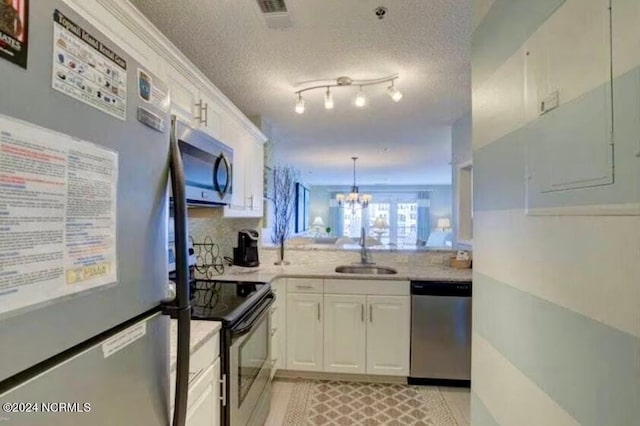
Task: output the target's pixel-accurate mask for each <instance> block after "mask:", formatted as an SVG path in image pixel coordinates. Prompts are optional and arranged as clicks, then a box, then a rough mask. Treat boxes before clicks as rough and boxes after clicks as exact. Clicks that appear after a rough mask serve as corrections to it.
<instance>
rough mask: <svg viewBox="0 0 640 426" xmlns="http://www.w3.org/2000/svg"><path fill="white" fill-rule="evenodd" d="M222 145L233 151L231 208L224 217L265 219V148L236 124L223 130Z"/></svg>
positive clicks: (226, 210)
mask: <svg viewBox="0 0 640 426" xmlns="http://www.w3.org/2000/svg"><path fill="white" fill-rule="evenodd" d="M222 141H223V142H224V143H226V144H228V145H230V146H231V147H232V148H233V176H232V184H233V187H232V191H233V192H232V194H231V204H229V205H228V206H226V207H225V209H224V216H225V217H262V213H263V208H262V199H263V194H264V177H263V176H264V158H263V157H264V145H263V142H262V141H261V140H258V139H256V137H255V136H253V135H252V134H251V133H249V132H248V131H247V130H246V129H244V128H241V127H240V126H237V125H235V123H227V124H226V125H225V126H223V128H222Z"/></svg>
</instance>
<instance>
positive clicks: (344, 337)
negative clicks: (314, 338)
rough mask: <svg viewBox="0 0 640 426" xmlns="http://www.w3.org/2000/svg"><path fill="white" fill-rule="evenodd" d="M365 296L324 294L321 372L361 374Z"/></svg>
mask: <svg viewBox="0 0 640 426" xmlns="http://www.w3.org/2000/svg"><path fill="white" fill-rule="evenodd" d="M366 304H367V301H366V297H365V296H352V295H344V294H325V295H324V371H327V372H332V373H360V374H361V373H364V372H365V362H366V356H365V348H366V331H367V330H366V322H365V308H366Z"/></svg>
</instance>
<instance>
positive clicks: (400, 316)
mask: <svg viewBox="0 0 640 426" xmlns="http://www.w3.org/2000/svg"><path fill="white" fill-rule="evenodd" d="M367 312H368V316H369V318H368V323H367V374H382V375H393V376H408V375H409V357H410V331H411V304H410V299H409V297H406V296H367Z"/></svg>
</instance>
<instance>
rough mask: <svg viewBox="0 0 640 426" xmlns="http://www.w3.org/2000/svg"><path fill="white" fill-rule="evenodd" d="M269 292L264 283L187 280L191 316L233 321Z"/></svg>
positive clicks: (225, 322)
mask: <svg viewBox="0 0 640 426" xmlns="http://www.w3.org/2000/svg"><path fill="white" fill-rule="evenodd" d="M269 293H271V286H269V284H266V283H258V282H242V281H217V280H195V281H194V282H193V283H192V284H191V318H192V319H197V320H209V321H221V322H222V325H223V327H229V326H230V325H231V324H234V323H236V322H237V321H238V320H239V319H240V318H242V317H243V316H244V315H245V314H247V313H248V312H250V311H251V310H252V309H253V308H254V307H255V306H256V304H257V303H258V302H260V301H261V300H262V299H263V298H264V297H265V296H266V295H267V294H269Z"/></svg>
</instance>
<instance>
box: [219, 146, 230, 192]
mask: <svg viewBox="0 0 640 426" xmlns="http://www.w3.org/2000/svg"><path fill="white" fill-rule="evenodd" d="M220 158H221V161H222V164H223V165H224V170H225V173H226V175H227V181H226V182H225V185H224V189H223V190H222V196H223V197H224V196H225V195H227V193H228V192H229V186H231V166H230V165H229V160H227V156H226V155H224V154H220Z"/></svg>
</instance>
